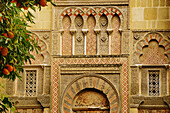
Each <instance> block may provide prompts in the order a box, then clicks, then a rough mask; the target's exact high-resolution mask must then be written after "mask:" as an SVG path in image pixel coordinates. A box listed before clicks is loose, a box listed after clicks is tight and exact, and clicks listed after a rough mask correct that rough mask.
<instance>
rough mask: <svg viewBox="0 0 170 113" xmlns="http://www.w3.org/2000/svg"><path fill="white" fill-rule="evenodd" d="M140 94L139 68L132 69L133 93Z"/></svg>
mask: <svg viewBox="0 0 170 113" xmlns="http://www.w3.org/2000/svg"><path fill="white" fill-rule="evenodd" d="M138 94H139V77H138V69H137V68H135V67H134V68H132V69H131V95H138Z"/></svg>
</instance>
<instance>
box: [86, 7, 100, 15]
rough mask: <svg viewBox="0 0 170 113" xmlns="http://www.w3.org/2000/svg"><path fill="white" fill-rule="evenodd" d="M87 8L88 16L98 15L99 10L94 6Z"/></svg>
mask: <svg viewBox="0 0 170 113" xmlns="http://www.w3.org/2000/svg"><path fill="white" fill-rule="evenodd" d="M86 10H87V11H86V15H87V16H90V15H93V16H96V15H97V12H96V11H95V9H93V8H86Z"/></svg>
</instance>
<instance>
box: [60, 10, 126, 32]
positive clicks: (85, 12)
mask: <svg viewBox="0 0 170 113" xmlns="http://www.w3.org/2000/svg"><path fill="white" fill-rule="evenodd" d="M78 14H80V15H81V16H84V15H87V16H89V15H90V14H92V15H93V16H96V15H99V16H101V15H102V14H105V15H106V16H108V15H111V16H114V15H115V14H117V15H118V16H119V18H120V21H121V25H120V29H122V28H123V23H124V18H123V17H124V14H123V12H122V11H121V10H120V9H119V8H117V7H94V8H93V7H90V8H87V7H82V8H79V7H78V8H75V7H68V8H65V9H64V10H63V11H62V12H61V14H60V15H61V16H60V19H59V23H61V22H62V19H63V18H64V16H66V15H68V16H72V15H75V16H76V15H78ZM59 26H60V29H61V30H62V25H61V24H60V25H59Z"/></svg>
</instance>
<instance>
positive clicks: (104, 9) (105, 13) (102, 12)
mask: <svg viewBox="0 0 170 113" xmlns="http://www.w3.org/2000/svg"><path fill="white" fill-rule="evenodd" d="M102 14H104V15H106V16H108V15H109V14H110V13H109V11H108V10H107V9H106V8H103V7H102V8H101V9H100V10H99V13H98V15H99V16H101V15H102Z"/></svg>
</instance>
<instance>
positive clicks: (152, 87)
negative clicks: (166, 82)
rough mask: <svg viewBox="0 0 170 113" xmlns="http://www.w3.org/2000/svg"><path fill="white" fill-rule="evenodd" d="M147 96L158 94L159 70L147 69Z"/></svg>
mask: <svg viewBox="0 0 170 113" xmlns="http://www.w3.org/2000/svg"><path fill="white" fill-rule="evenodd" d="M149 96H159V71H149Z"/></svg>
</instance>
